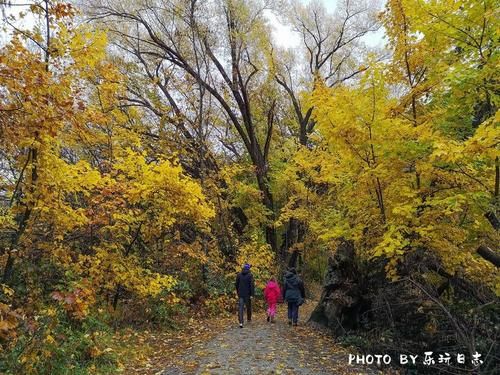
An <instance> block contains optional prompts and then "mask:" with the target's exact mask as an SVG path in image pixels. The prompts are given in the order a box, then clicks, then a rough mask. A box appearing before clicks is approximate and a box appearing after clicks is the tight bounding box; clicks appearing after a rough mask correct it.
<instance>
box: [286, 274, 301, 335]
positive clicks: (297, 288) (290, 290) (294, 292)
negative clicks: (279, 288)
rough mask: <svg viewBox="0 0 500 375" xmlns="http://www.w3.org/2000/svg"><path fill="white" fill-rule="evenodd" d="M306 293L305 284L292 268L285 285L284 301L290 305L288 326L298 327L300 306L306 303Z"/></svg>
mask: <svg viewBox="0 0 500 375" xmlns="http://www.w3.org/2000/svg"><path fill="white" fill-rule="evenodd" d="M305 297H306V293H305V290H304V283H303V282H302V280H301V279H300V278H299V277H298V276H297V271H295V268H290V269H289V270H288V271H287V272H286V273H285V282H284V283H283V299H284V300H285V301H286V302H287V303H288V324H289V325H292V323H293V325H294V326H296V325H297V321H298V320H299V306H300V305H302V304H303V303H304V299H305Z"/></svg>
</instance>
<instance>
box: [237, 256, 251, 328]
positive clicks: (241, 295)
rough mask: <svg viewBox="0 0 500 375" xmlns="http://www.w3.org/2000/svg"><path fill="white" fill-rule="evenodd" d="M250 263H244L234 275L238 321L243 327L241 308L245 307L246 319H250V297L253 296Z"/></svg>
mask: <svg viewBox="0 0 500 375" xmlns="http://www.w3.org/2000/svg"><path fill="white" fill-rule="evenodd" d="M250 267H251V266H250V264H248V263H246V264H245V265H244V266H243V270H242V271H241V272H240V273H239V274H238V276H236V283H235V286H236V293H237V294H238V321H239V323H240V328H243V310H244V308H245V307H246V310H247V321H249V322H250V321H251V320H252V297H253V296H254V291H255V285H254V281H253V275H252V273H251V272H250Z"/></svg>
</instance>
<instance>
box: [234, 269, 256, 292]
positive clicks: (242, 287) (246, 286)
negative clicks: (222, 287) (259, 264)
mask: <svg viewBox="0 0 500 375" xmlns="http://www.w3.org/2000/svg"><path fill="white" fill-rule="evenodd" d="M235 286H236V293H238V297H241V298H247V297H252V296H253V295H254V289H255V285H254V282H253V275H252V273H251V272H250V271H249V270H243V271H241V272H240V273H239V274H238V276H236V283H235Z"/></svg>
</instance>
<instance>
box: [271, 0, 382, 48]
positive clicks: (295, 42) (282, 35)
mask: <svg viewBox="0 0 500 375" xmlns="http://www.w3.org/2000/svg"><path fill="white" fill-rule="evenodd" d="M301 1H302V2H303V3H305V4H307V3H309V2H310V0H301ZM321 1H322V2H323V4H324V5H325V7H326V9H327V11H328V12H330V13H333V12H334V11H335V8H336V4H337V0H321ZM382 9H383V3H382V4H380V10H382ZM266 16H267V17H269V19H270V21H271V25H272V27H273V29H274V30H273V38H274V39H275V40H276V42H277V43H278V44H280V45H281V46H282V47H285V48H294V47H298V46H299V44H300V39H299V36H298V34H297V33H295V32H294V31H293V30H292V29H291V28H290V26H287V25H284V24H283V23H282V22H280V20H279V19H278V17H276V15H275V14H273V13H272V12H267V14H266ZM384 36H385V32H384V28H383V27H381V28H380V29H379V30H378V31H376V32H369V33H367V34H366V35H365V36H364V37H363V38H361V39H362V40H363V41H364V42H365V43H366V44H367V45H368V46H369V47H383V45H384V43H385V41H384Z"/></svg>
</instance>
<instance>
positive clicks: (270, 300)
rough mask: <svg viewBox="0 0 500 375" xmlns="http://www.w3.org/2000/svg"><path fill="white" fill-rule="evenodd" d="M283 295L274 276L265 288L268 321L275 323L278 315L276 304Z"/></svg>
mask: <svg viewBox="0 0 500 375" xmlns="http://www.w3.org/2000/svg"><path fill="white" fill-rule="evenodd" d="M280 297H281V290H280V286H279V285H278V283H277V282H276V280H275V279H274V277H272V278H271V279H270V280H269V281H268V282H267V284H266V288H265V289H264V298H265V300H266V303H267V321H268V322H269V321H271V323H274V316H275V315H276V304H277V303H278V301H279V299H280Z"/></svg>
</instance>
